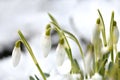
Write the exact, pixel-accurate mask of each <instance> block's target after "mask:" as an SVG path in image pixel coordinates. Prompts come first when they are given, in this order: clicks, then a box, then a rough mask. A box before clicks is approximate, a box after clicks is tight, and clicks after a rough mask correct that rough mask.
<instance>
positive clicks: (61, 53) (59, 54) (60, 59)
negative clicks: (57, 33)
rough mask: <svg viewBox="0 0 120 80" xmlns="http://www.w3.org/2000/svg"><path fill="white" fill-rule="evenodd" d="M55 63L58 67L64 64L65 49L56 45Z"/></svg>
mask: <svg viewBox="0 0 120 80" xmlns="http://www.w3.org/2000/svg"><path fill="white" fill-rule="evenodd" d="M56 55H57V56H56V63H57V65H58V66H61V65H62V64H63V62H64V59H65V49H64V47H63V45H61V44H58V46H57V49H56Z"/></svg>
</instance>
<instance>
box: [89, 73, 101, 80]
mask: <svg viewBox="0 0 120 80" xmlns="http://www.w3.org/2000/svg"><path fill="white" fill-rule="evenodd" d="M91 80H102V76H101V75H100V74H99V73H95V74H94V75H93V76H92V78H91Z"/></svg>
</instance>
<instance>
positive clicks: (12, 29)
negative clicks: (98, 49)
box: [0, 0, 120, 80]
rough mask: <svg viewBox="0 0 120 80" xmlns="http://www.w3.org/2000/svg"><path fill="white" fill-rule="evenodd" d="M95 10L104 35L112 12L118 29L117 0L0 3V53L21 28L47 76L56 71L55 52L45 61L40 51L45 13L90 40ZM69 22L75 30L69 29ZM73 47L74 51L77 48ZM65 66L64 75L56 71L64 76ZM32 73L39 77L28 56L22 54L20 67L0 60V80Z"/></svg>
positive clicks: (18, 78)
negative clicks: (101, 16) (101, 20)
mask: <svg viewBox="0 0 120 80" xmlns="http://www.w3.org/2000/svg"><path fill="white" fill-rule="evenodd" d="M98 8H99V9H100V11H101V13H102V14H103V18H104V20H105V25H106V27H107V28H106V30H107V34H108V30H109V29H108V27H109V22H110V17H111V12H112V11H113V10H114V11H115V19H116V21H117V22H118V28H119V25H120V22H119V21H120V16H119V15H118V14H120V4H119V0H116V1H115V0H0V32H1V34H0V50H2V49H3V47H4V46H6V45H9V44H10V43H11V42H13V41H15V40H16V39H18V34H17V30H19V29H20V30H21V31H22V32H23V33H24V34H25V36H27V37H30V41H29V42H30V44H31V47H32V48H33V51H34V53H35V55H36V56H37V59H38V60H39V63H40V65H41V68H42V69H43V71H45V72H48V73H49V72H51V70H53V69H54V68H56V66H55V52H54V51H53V50H52V51H51V52H50V55H49V56H48V57H47V58H44V57H43V55H42V54H41V50H40V36H41V34H42V32H43V31H44V28H45V26H46V24H47V23H49V21H50V19H49V17H48V15H47V13H48V12H49V13H51V14H52V15H53V16H54V17H55V18H56V19H57V21H58V22H59V23H60V24H61V25H62V28H64V29H66V30H69V31H71V32H73V33H75V34H76V35H77V36H78V35H80V36H81V35H83V36H85V37H86V38H87V39H89V40H90V38H91V35H92V30H93V27H94V25H95V22H96V18H97V17H98V13H97V9H98ZM71 19H72V20H73V22H74V24H75V27H76V29H77V30H78V31H74V30H73V29H72V26H71V24H70V20H71ZM119 30H120V28H119ZM71 44H73V45H74V43H71ZM74 46H75V45H74ZM72 48H73V52H75V51H76V50H75V49H76V48H75V47H72ZM118 50H119V49H118ZM26 53H27V51H26ZM74 56H75V55H74ZM75 57H76V56H75ZM65 63H68V64H69V61H67V60H66V62H65ZM64 67H65V68H66V67H67V68H66V69H68V70H69V66H64V65H63V67H61V68H59V70H62V71H65V72H60V71H59V72H60V73H67V71H68V70H63V69H64ZM34 74H37V75H38V76H40V75H39V72H38V71H37V69H36V67H35V66H34V65H33V61H32V59H31V57H30V56H29V54H22V57H21V61H20V64H19V65H18V66H17V67H16V68H14V67H13V66H12V63H11V57H8V58H5V59H2V60H0V80H28V77H29V75H34Z"/></svg>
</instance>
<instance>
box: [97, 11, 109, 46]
mask: <svg viewBox="0 0 120 80" xmlns="http://www.w3.org/2000/svg"><path fill="white" fill-rule="evenodd" d="M98 13H99V16H100V20H101V22H102V27H103V29H102V36H103V41H104V46H107V40H106V35H105V24H104V20H103V17H102V14H101V12H100V10H99V9H98Z"/></svg>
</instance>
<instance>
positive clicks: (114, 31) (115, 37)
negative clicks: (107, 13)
mask: <svg viewBox="0 0 120 80" xmlns="http://www.w3.org/2000/svg"><path fill="white" fill-rule="evenodd" d="M116 25H117V23H116V21H114V23H113V27H114V28H113V37H112V38H113V44H117V42H118V39H119V30H118V27H117V26H116Z"/></svg>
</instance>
